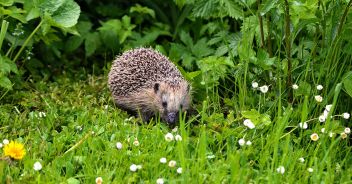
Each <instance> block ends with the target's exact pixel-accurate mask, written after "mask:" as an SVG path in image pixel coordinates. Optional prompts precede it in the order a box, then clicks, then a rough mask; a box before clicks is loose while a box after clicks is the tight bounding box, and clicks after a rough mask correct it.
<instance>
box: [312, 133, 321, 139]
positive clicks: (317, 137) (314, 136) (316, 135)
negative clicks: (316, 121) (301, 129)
mask: <svg viewBox="0 0 352 184" xmlns="http://www.w3.org/2000/svg"><path fill="white" fill-rule="evenodd" d="M310 139H311V140H312V141H317V140H318V139H319V135H318V134H317V133H313V134H312V135H310Z"/></svg>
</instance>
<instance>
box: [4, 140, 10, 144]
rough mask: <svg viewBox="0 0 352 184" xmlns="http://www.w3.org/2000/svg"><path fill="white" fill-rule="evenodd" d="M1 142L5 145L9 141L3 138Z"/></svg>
mask: <svg viewBox="0 0 352 184" xmlns="http://www.w3.org/2000/svg"><path fill="white" fill-rule="evenodd" d="M2 143H4V145H6V144H9V143H10V141H9V140H8V139H4V140H3V141H2Z"/></svg>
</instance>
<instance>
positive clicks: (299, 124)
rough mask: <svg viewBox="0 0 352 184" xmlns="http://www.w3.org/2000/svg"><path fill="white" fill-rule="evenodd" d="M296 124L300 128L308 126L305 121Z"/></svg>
mask: <svg viewBox="0 0 352 184" xmlns="http://www.w3.org/2000/svg"><path fill="white" fill-rule="evenodd" d="M298 126H299V127H300V128H302V129H307V128H308V124H307V123H306V122H304V123H298Z"/></svg>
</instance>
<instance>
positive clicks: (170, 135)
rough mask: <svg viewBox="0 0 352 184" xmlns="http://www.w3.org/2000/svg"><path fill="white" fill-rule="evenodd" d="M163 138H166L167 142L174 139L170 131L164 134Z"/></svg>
mask: <svg viewBox="0 0 352 184" xmlns="http://www.w3.org/2000/svg"><path fill="white" fill-rule="evenodd" d="M165 140H166V141H167V142H171V141H173V140H174V135H172V133H167V134H166V135H165Z"/></svg>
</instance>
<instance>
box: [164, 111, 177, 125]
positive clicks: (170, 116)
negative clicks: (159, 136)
mask: <svg viewBox="0 0 352 184" xmlns="http://www.w3.org/2000/svg"><path fill="white" fill-rule="evenodd" d="M166 121H167V123H168V124H169V125H174V124H175V123H176V121H177V113H176V112H169V113H168V114H167V117H166Z"/></svg>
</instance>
